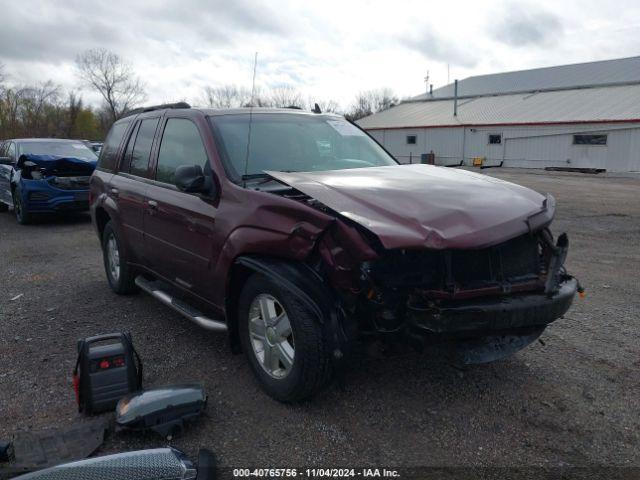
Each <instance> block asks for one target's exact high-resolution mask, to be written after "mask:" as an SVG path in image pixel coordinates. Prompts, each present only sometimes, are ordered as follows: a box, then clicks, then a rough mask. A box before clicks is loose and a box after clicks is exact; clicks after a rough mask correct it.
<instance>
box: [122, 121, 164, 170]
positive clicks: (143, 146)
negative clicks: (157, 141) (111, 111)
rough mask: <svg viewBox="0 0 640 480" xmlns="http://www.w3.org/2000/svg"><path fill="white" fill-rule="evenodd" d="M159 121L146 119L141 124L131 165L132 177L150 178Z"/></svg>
mask: <svg viewBox="0 0 640 480" xmlns="http://www.w3.org/2000/svg"><path fill="white" fill-rule="evenodd" d="M158 120H159V118H158V117H156V118H146V119H144V120H142V122H140V127H139V128H138V134H137V135H136V140H135V144H134V146H133V151H132V152H131V161H130V163H129V173H130V174H132V175H137V176H139V177H147V176H148V172H149V157H150V156H151V146H152V145H153V137H154V136H155V134H156V128H157V127H158Z"/></svg>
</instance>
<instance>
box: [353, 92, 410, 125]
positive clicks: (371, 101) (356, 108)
mask: <svg viewBox="0 0 640 480" xmlns="http://www.w3.org/2000/svg"><path fill="white" fill-rule="evenodd" d="M398 101H399V100H398V97H397V96H396V95H395V94H394V93H393V90H391V89H390V88H380V89H377V90H367V91H364V92H360V93H359V94H358V95H357V96H356V99H355V101H354V103H353V105H352V106H351V109H350V110H349V112H348V113H347V115H346V117H347V118H348V119H349V120H351V121H355V120H359V119H361V118H364V117H368V116H369V115H373V114H374V113H378V112H382V111H383V110H387V109H389V108H391V107H393V106H395V105H396V104H397V103H398Z"/></svg>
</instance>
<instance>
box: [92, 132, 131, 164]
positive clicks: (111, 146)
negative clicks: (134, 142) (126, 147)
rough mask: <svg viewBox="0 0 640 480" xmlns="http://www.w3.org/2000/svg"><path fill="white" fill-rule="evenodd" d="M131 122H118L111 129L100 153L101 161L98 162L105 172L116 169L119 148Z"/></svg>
mask: <svg viewBox="0 0 640 480" xmlns="http://www.w3.org/2000/svg"><path fill="white" fill-rule="evenodd" d="M129 123H130V122H118V123H116V124H114V125H113V126H112V127H111V130H110V131H109V134H108V135H107V139H106V140H105V142H104V146H103V147H102V151H101V152H100V159H99V160H98V168H103V169H105V170H113V169H115V167H116V160H117V158H116V156H117V154H118V148H119V147H120V143H122V137H124V134H125V132H126V131H127V127H128V126H129Z"/></svg>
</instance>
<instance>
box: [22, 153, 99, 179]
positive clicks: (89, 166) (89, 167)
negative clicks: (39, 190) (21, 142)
mask: <svg viewBox="0 0 640 480" xmlns="http://www.w3.org/2000/svg"><path fill="white" fill-rule="evenodd" d="M25 161H30V162H33V163H35V164H36V165H37V166H38V167H40V168H43V169H45V173H46V174H47V175H65V176H71V175H74V176H89V175H91V174H92V173H93V171H94V170H95V168H96V165H97V163H98V162H97V160H85V159H83V158H75V157H61V156H58V155H32V154H28V155H21V156H20V159H19V160H18V166H19V167H22V165H24V162H25Z"/></svg>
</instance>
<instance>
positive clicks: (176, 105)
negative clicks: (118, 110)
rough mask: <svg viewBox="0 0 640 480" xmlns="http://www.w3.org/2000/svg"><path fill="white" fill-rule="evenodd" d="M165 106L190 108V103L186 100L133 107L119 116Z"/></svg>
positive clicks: (150, 110) (165, 107) (127, 115)
mask: <svg viewBox="0 0 640 480" xmlns="http://www.w3.org/2000/svg"><path fill="white" fill-rule="evenodd" d="M167 108H171V109H177V108H191V105H189V104H188V103H187V102H177V103H163V104H161V105H151V106H149V107H140V108H134V109H133V110H129V111H128V112H127V113H125V114H124V115H122V117H120V118H124V117H129V116H131V115H137V114H138V113H144V112H152V111H154V110H164V109H167Z"/></svg>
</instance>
